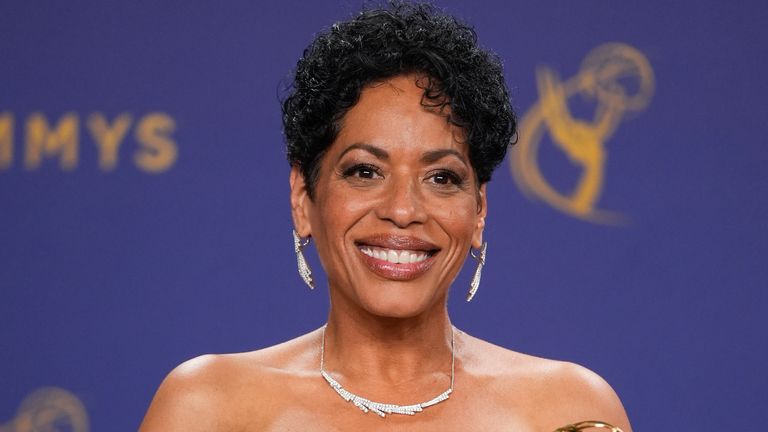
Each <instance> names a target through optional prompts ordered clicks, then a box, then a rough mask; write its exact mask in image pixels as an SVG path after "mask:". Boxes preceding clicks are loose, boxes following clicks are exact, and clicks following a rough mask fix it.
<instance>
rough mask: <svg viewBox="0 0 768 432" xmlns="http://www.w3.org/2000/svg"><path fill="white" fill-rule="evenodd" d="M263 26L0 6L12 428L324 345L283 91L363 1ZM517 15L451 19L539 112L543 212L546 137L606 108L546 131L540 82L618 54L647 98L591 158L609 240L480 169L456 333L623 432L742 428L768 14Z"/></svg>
mask: <svg viewBox="0 0 768 432" xmlns="http://www.w3.org/2000/svg"><path fill="white" fill-rule="evenodd" d="M262 3H264V4H258V3H257V2H246V1H239V2H226V3H225V4H214V3H212V2H181V1H169V2H146V1H138V2H113V1H109V2H81V1H69V2H38V1H5V2H3V3H2V5H0V59H2V62H1V63H0V65H1V66H0V272H1V274H2V277H1V278H0V430H2V431H3V432H5V431H6V430H15V429H13V425H12V422H13V421H14V419H20V418H22V417H23V416H25V415H29V413H30V412H31V411H29V410H34V409H37V408H36V407H38V408H39V407H40V406H41V405H42V404H44V401H46V400H53V401H58V403H60V404H61V405H62V406H68V407H69V408H66V409H64V408H62V410H64V411H62V412H64V414H66V415H69V416H70V417H71V419H70V421H71V422H72V426H71V427H70V429H67V430H76V431H84V430H87V429H83V428H84V427H85V426H84V424H85V423H84V422H85V421H88V422H89V423H90V429H91V430H94V431H111V430H115V431H119V430H132V429H135V428H136V427H137V426H138V424H139V422H140V421H141V418H142V416H143V413H144V411H145V410H146V408H147V406H148V404H149V401H150V399H151V397H152V394H153V392H154V390H155V389H156V387H157V385H158V384H159V383H160V381H161V380H162V378H163V376H164V375H165V374H166V373H167V372H168V371H169V370H170V369H171V368H172V367H173V366H175V365H176V364H178V363H180V362H181V361H183V360H185V359H188V358H190V357H193V356H196V355H199V354H202V353H208V352H233V351H242V350H251V349H256V348H259V347H264V346H267V345H270V344H274V343H276V342H279V341H282V340H284V339H287V338H290V337H292V336H295V335H298V334H301V333H303V332H306V331H308V330H310V329H313V328H316V327H318V326H319V325H321V324H322V323H323V322H324V317H325V314H326V311H327V295H326V294H325V293H324V290H323V289H319V290H316V291H315V292H309V291H308V290H306V289H305V287H304V286H303V285H302V283H301V281H300V279H299V277H298V275H297V274H296V272H295V259H294V256H293V250H292V243H291V235H290V228H291V221H290V217H289V207H288V195H287V194H288V166H287V163H286V162H285V160H284V151H283V139H282V136H281V130H280V129H281V126H280V110H279V105H278V101H277V94H278V92H279V86H280V85H279V83H280V82H281V81H282V80H283V79H284V78H285V77H286V76H287V75H288V73H289V72H290V70H291V68H292V67H293V66H294V64H295V61H296V59H297V58H298V56H299V54H300V53H301V51H302V50H303V48H304V47H305V46H306V44H307V43H308V42H309V41H310V40H311V38H312V35H313V34H314V33H315V32H316V31H318V30H319V29H321V28H323V27H326V26H328V25H330V24H331V23H332V22H334V21H336V20H338V19H341V18H343V17H346V16H348V15H349V14H350V13H351V12H353V11H356V10H357V9H358V6H359V5H358V3H357V2H349V1H346V0H345V1H344V2H343V3H342V4H339V3H321V2H299V1H295V0H291V1H283V2H262ZM513 3H514V2H505V1H500V0H496V1H484V2H476V3H472V4H470V3H468V2H467V3H463V2H459V1H444V2H440V5H441V6H444V7H445V8H446V9H447V10H448V11H449V12H451V13H454V14H457V15H459V16H461V17H463V18H465V19H466V20H467V21H469V22H471V23H473V24H474V25H475V26H476V29H477V32H478V34H479V37H480V40H481V42H482V43H483V45H485V46H487V47H490V48H492V49H494V50H495V51H496V52H498V53H499V55H500V56H501V57H502V58H503V60H504V63H505V67H506V71H507V79H508V82H509V84H510V86H511V88H512V89H513V95H514V104H515V106H516V108H517V109H518V111H519V113H520V115H521V117H523V116H525V115H528V114H530V116H531V117H529V119H531V120H530V123H527V124H529V125H532V126H531V127H530V128H529V129H524V130H522V131H521V134H522V133H525V132H528V131H533V130H534V129H535V127H540V128H543V129H541V131H543V132H541V133H540V134H539V135H538V136H533V137H530V136H529V137H525V138H524V139H525V140H527V141H526V144H523V143H521V144H523V145H524V146H530V145H538V152H537V153H536V157H535V159H533V161H534V162H535V163H533V165H531V162H530V161H528V162H529V163H528V165H527V166H528V168H536V169H535V170H534V171H533V172H534V174H535V173H537V172H538V173H539V174H540V176H541V177H543V178H544V179H546V182H547V184H549V185H550V186H551V188H552V189H553V190H555V191H558V193H559V196H561V197H566V198H568V197H571V198H572V197H574V196H575V195H573V194H575V193H576V190H577V188H578V185H580V184H581V183H580V182H581V181H582V180H583V177H582V176H583V175H584V173H585V172H586V171H587V168H585V167H587V166H591V167H592V168H594V167H595V166H594V165H582V164H580V162H579V161H578V160H574V159H572V158H569V157H568V154H567V152H566V150H564V149H565V148H566V147H564V146H563V145H564V143H565V142H567V139H565V141H564V142H559V141H558V138H557V135H556V134H555V133H554V132H553V131H554V130H555V129H557V130H561V131H566V132H567V131H568V130H572V129H569V126H568V125H569V124H570V125H571V126H573V124H574V122H577V121H578V119H580V121H581V124H585V125H592V126H594V125H595V122H594V119H593V113H594V112H595V111H596V109H597V107H599V106H600V104H601V103H604V102H605V100H608V99H605V100H604V99H600V98H599V97H598V98H590V97H589V95H587V94H586V93H584V92H582V94H581V95H579V94H577V93H578V92H576V93H573V91H572V92H571V93H568V94H567V95H566V96H568V97H567V98H565V99H567V100H566V102H567V107H568V110H569V112H570V113H571V115H572V116H573V117H575V118H576V119H571V120H572V121H571V122H570V123H569V122H568V121H563V118H559V121H560V122H559V123H557V122H555V121H553V122H552V123H551V124H550V123H547V125H549V126H548V127H549V129H547V128H546V127H544V126H542V125H543V124H544V123H543V122H542V121H539V122H538V123H537V122H536V118H535V114H536V112H537V111H536V107H540V106H542V105H541V104H542V102H541V101H542V98H541V96H542V94H543V93H544V91H545V89H544V87H542V82H544V81H543V78H542V77H544V76H545V72H543V71H550V72H551V73H550V75H549V76H554V77H557V78H556V83H566V82H568V80H570V79H571V78H573V77H576V76H584V75H583V72H584V69H583V68H582V66H581V64H582V61H583V60H584V58H585V57H586V56H587V55H588V54H589V53H590V52H592V50H593V49H595V48H597V47H600V46H602V45H604V44H606V43H611V42H612V43H621V44H625V45H622V46H623V47H632V49H633V50H635V51H632V50H630V49H629V48H626V49H625V50H624V51H621V52H619V54H615V53H614V54H615V55H614V56H613V57H611V59H613V60H610V61H618V63H617V64H623V65H625V66H626V65H627V64H629V65H630V68H629V70H630V72H632V73H636V72H637V70H642V68H640V67H639V66H637V65H638V63H632V61H634V60H637V58H639V59H641V60H642V59H645V60H647V64H648V65H649V67H650V70H651V71H652V77H653V78H654V80H653V83H654V86H653V88H652V90H653V91H652V92H651V93H648V94H647V95H646V96H647V98H646V99H647V100H646V101H645V103H646V104H645V105H644V106H642V107H634V108H633V107H632V106H631V103H630V102H628V101H626V100H625V101H624V102H623V105H621V106H620V107H619V108H620V109H621V110H623V111H622V113H623V115H622V116H621V117H620V119H618V120H616V121H615V122H614V124H613V126H615V130H614V131H613V133H612V134H610V136H607V135H605V136H599V137H597V139H596V141H595V142H594V143H593V144H597V147H594V148H593V150H594V151H598V150H600V151H603V150H604V153H601V154H602V155H603V157H604V158H605V161H604V164H603V165H601V166H598V167H597V169H596V170H595V171H590V172H593V173H599V174H601V179H600V181H599V182H598V183H597V186H599V187H598V191H597V192H595V191H594V187H593V190H592V195H591V201H590V200H587V201H589V202H590V203H591V206H587V207H588V208H587V210H589V209H603V210H610V211H615V212H619V213H621V214H622V215H623V216H624V222H622V223H604V221H602V222H601V221H595V220H594V218H590V216H589V214H587V213H584V212H583V210H584V208H582V213H579V210H578V206H577V205H576V204H575V203H576V200H575V198H574V199H573V200H570V201H569V200H566V201H567V202H566V204H565V208H563V206H562V205H561V206H560V208H557V207H556V206H555V205H553V202H554V201H556V200H548V199H547V198H546V197H545V196H544V195H541V194H540V192H541V187H540V186H541V185H539V187H538V189H537V187H536V185H535V182H531V180H530V179H531V177H530V176H529V177H526V175H525V174H524V173H523V171H521V170H522V168H521V169H517V168H513V164H514V160H510V162H509V163H505V164H504V165H503V166H502V167H501V168H500V169H499V170H498V171H497V172H496V174H495V177H494V180H493V181H492V183H491V185H490V187H489V189H490V192H489V200H490V215H489V218H488V229H487V239H488V240H489V243H490V246H489V251H488V253H489V255H488V266H487V268H486V271H485V273H484V281H483V284H482V286H481V288H480V291H479V292H478V295H477V297H476V299H475V301H473V302H472V303H471V304H465V303H464V302H463V299H462V297H463V294H462V295H455V296H454V298H453V299H452V301H451V305H450V309H451V313H452V317H453V319H454V321H455V323H456V324H457V325H458V326H459V327H460V328H463V329H465V330H466V331H468V332H469V333H472V334H474V335H477V336H479V337H482V338H484V339H487V340H490V341H492V342H494V343H497V344H500V345H503V346H506V347H509V348H512V349H515V350H519V351H523V352H528V353H532V354H536V355H541V356H546V357H552V358H558V359H567V360H572V361H576V362H578V363H581V364H583V365H585V366H587V367H589V368H591V369H593V370H595V371H597V372H598V373H600V374H601V375H603V376H604V377H605V378H606V379H607V380H608V381H609V382H610V383H611V384H612V385H613V386H614V388H615V389H616V390H617V392H618V393H619V395H620V396H621V397H622V399H623V401H624V404H625V406H626V408H627V411H628V413H629V416H630V419H631V420H632V422H633V425H634V428H635V430H638V431H643V430H668V431H672V430H691V431H692V430H712V431H714V430H739V429H740V428H741V429H743V430H752V429H754V428H755V427H757V425H759V424H762V420H763V417H764V416H763V412H762V411H764V409H765V406H766V404H767V403H768V397H767V395H766V392H767V390H766V389H767V388H768V373H766V368H765V358H766V354H768V338H766V336H765V324H764V323H763V317H764V315H765V310H767V309H768V295H767V294H766V288H768V266H766V264H765V261H766V256H767V255H768V229H766V220H768V218H767V217H768V214H767V213H768V176H766V174H765V171H764V170H765V166H766V164H767V163H768V150H767V149H766V146H765V136H766V133H768V128H767V127H766V118H768V109H767V108H766V106H767V104H766V101H765V97H766V95H768V92H767V91H766V90H767V89H766V87H767V85H766V82H767V81H766V79H765V76H767V75H768V67H767V66H768V60H767V59H768V56H767V55H766V49H765V40H766V38H768V31H766V30H765V27H764V23H765V22H766V21H768V8H766V6H765V5H764V3H762V2H757V1H744V2H739V3H738V4H734V3H729V2H712V1H693V0H686V1H682V2H674V3H669V2H633V3H627V2H605V1H592V0H589V1H581V2H571V1H544V2H535V3H520V4H513ZM634 52H636V53H638V54H639V57H637V58H634V57H631V56H630V57H629V60H627V58H626V57H622V55H626V54H627V53H634ZM622 53H623V54H622ZM633 58H634V60H632V59H633ZM617 59H618V60H617ZM622 62H623V63H622ZM627 62H629V63H627ZM632 73H630V74H629V75H628V76H627V77H625V78H624V79H622V80H620V81H616V82H617V83H619V82H620V83H621V85H622V86H624V87H622V88H625V89H626V91H627V92H628V93H633V92H640V91H641V90H642V89H641V87H642V85H641V81H642V79H640V78H638V77H641V78H642V77H645V78H648V76H649V75H648V74H647V71H646V74H645V75H642V74H640V75H637V74H635V75H632ZM573 82H575V81H573ZM537 83H538V86H537ZM561 88H565V84H563V87H561ZM550 90H551V89H550ZM571 90H572V89H571ZM614 90H615V89H614ZM553 94H556V93H553ZM561 100H563V98H562V97H561ZM609 108H610V107H609ZM539 120H540V119H539ZM558 125H559V126H558ZM558 127H559V128H560V129H558ZM521 138H523V137H522V135H521ZM577 144H578V143H577ZM526 148H530V147H526ZM521 149H523V147H522V146H519V147H518V148H516V149H513V150H512V153H515V152H516V151H518V150H521ZM590 154H597V153H590ZM515 156H516V157H517V155H515ZM513 159H514V158H513ZM520 166H521V167H525V166H526V165H525V161H522V164H521V165H520ZM592 168H590V169H592ZM529 174H530V173H529ZM515 179H517V181H516V180H515ZM526 179H528V180H526ZM527 181H528V182H529V183H526V182H527ZM526 184H528V189H526V187H525V185H526ZM531 185H533V186H531ZM593 186H594V185H593ZM524 190H525V191H527V192H526V193H525V194H524V193H522V192H521V191H524ZM568 206H571V207H568ZM569 208H570V211H569ZM311 259H312V260H313V263H314V264H315V269H317V270H318V271H319V265H318V264H317V261H316V257H314V256H313V257H311ZM467 280H468V277H467V274H466V272H465V273H463V274H462V276H461V277H460V279H459V280H458V281H457V285H458V286H457V289H459V290H460V291H462V292H463V291H464V287H465V285H466V283H467ZM321 285H322V286H323V287H324V284H321ZM41 389H42V390H41ZM36 391H38V393H34V392H36ZM553 391H554V390H553ZM33 393H34V394H36V395H37V396H36V397H37V399H35V400H31V401H30V402H29V403H28V404H27V405H26V408H23V409H21V410H19V407H20V404H21V403H22V401H23V400H24V399H25V398H27V397H28V396H30V395H32V394H33ZM63 401H69V402H70V404H69V405H66V404H65V403H64V402H63ZM78 403H80V404H81V405H78ZM73 407H74V408H73ZM17 410H19V411H17ZM67 410H69V411H67ZM62 415H63V414H62ZM3 425H5V427H6V428H8V429H3Z"/></svg>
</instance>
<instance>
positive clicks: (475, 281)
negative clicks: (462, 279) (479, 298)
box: [467, 242, 488, 301]
mask: <svg viewBox="0 0 768 432" xmlns="http://www.w3.org/2000/svg"><path fill="white" fill-rule="evenodd" d="M487 249H488V242H483V245H482V246H480V249H478V252H477V253H475V251H473V250H471V249H470V251H469V254H470V255H472V258H474V259H475V261H477V268H476V269H475V274H474V275H473V276H472V282H470V283H469V292H468V293H467V301H471V300H472V297H474V296H475V293H476V292H477V288H478V287H479V286H480V276H482V274H483V266H484V265H485V251H486V250H487Z"/></svg>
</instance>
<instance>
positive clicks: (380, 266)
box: [358, 249, 435, 281]
mask: <svg viewBox="0 0 768 432" xmlns="http://www.w3.org/2000/svg"><path fill="white" fill-rule="evenodd" d="M358 251H359V252H360V255H361V256H362V257H363V262H364V263H365V265H367V266H368V268H369V269H370V270H371V271H372V272H373V273H375V274H377V275H379V276H381V277H383V278H385V279H390V280H395V281H409V280H413V279H416V278H417V277H419V276H421V275H423V274H424V273H426V272H427V270H429V268H430V267H432V264H433V263H434V262H435V256H434V255H431V256H429V257H427V259H425V260H424V261H419V262H414V263H399V264H394V263H391V262H389V261H386V260H381V259H378V258H374V257H372V256H368V255H366V254H364V253H363V252H362V251H361V250H360V249H358Z"/></svg>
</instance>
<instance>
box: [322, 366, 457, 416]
mask: <svg viewBox="0 0 768 432" xmlns="http://www.w3.org/2000/svg"><path fill="white" fill-rule="evenodd" d="M320 374H321V375H322V376H323V378H325V380H326V381H327V382H328V385H330V386H331V388H332V389H333V390H335V391H336V393H338V395H339V396H341V398H342V399H344V400H345V401H347V402H352V404H354V405H355V406H356V407H358V408H359V409H360V411H362V412H364V413H367V412H368V411H373V412H374V413H375V414H376V415H378V416H380V417H386V416H387V414H401V415H411V416H412V415H415V414H416V413H418V412H422V411H424V408H428V407H431V406H433V405H437V404H439V403H440V402H442V401H444V400H446V399H448V398H450V397H451V393H452V392H453V389H452V388H449V389H448V390H446V391H444V392H442V393H440V394H439V395H437V396H435V397H434V398H432V399H430V400H428V401H427V402H422V403H418V404H414V405H396V404H385V403H381V402H374V401H371V400H368V399H366V398H363V397H360V396H358V395H356V394H354V393H352V392H349V391H347V390H346V389H344V387H342V385H341V384H339V382H338V381H336V380H335V379H333V377H332V376H330V375H329V374H328V373H327V372H326V371H320Z"/></svg>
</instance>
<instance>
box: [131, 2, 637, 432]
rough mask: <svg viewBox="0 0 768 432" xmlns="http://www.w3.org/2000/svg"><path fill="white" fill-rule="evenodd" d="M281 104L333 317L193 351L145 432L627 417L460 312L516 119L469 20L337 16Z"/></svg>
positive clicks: (490, 425)
mask: <svg viewBox="0 0 768 432" xmlns="http://www.w3.org/2000/svg"><path fill="white" fill-rule="evenodd" d="M283 112H284V115H283V119H284V126H285V135H286V138H287V141H288V157H289V160H290V162H291V174H290V184H291V197H290V201H291V210H292V215H293V221H294V225H295V232H294V236H295V239H296V252H297V258H298V263H299V272H300V274H301V275H302V277H303V278H304V280H305V282H307V283H308V284H309V285H310V287H312V286H313V285H314V283H313V279H312V278H313V276H314V275H313V274H311V271H310V270H309V268H308V267H307V265H306V261H305V260H304V257H303V253H302V249H303V248H304V247H305V246H306V244H307V242H308V241H309V240H308V239H309V238H311V239H312V240H313V242H314V244H315V247H316V248H317V251H318V255H319V257H320V260H321V262H322V265H323V268H324V270H325V273H326V275H327V278H328V287H329V292H330V300H331V307H330V312H329V316H328V322H327V325H325V326H323V327H321V328H319V329H317V330H315V331H313V332H311V333H309V334H306V335H304V336H301V337H299V338H297V339H294V340H291V341H288V342H285V343H283V344H281V345H278V346H274V347H269V348H266V349H263V350H259V351H255V352H249V353H239V354H229V355H216V356H202V357H199V358H196V359H193V360H190V361H188V362H186V363H184V364H182V365H181V366H179V367H178V368H176V369H175V370H174V371H173V372H172V373H171V374H170V375H169V376H168V377H167V378H166V380H165V381H164V382H163V384H162V385H161V387H160V389H159V390H158V392H157V395H156V396H155V398H154V400H153V402H152V406H151V407H150V409H149V411H148V413H147V415H146V418H145V419H144V423H143V425H142V427H141V430H142V431H145V432H150V431H163V432H169V431H217V430H226V431H229V430H243V431H335V430H338V431H367V430H393V431H395V430H396V431H432V430H436V431H437V430H439V431H446V430H456V431H475V430H476V431H537V432H539V431H552V430H554V429H556V428H558V427H562V426H563V425H565V424H572V423H575V422H577V421H580V420H588V419H601V420H605V421H607V422H610V423H613V424H615V425H617V426H619V427H621V428H623V429H624V430H625V431H629V430H630V429H629V423H628V420H627V417H626V414H625V413H624V409H623V408H622V406H621V403H620V402H619V400H618V398H617V397H616V395H615V393H614V392H613V391H612V390H611V388H610V387H609V386H608V384H606V383H605V382H604V381H603V380H602V379H601V378H599V377H598V376H597V375H595V374H594V373H592V372H590V371H588V370H586V369H584V368H582V367H580V366H576V365H573V364H569V363H562V362H556V361H551V360H544V359H540V358H535V357H531V356H528V355H525V354H520V353H517V352H513V351H509V350H506V349H504V348H500V347H498V346H494V345H492V344H490V343H487V342H484V341H482V340H479V339H477V338H474V337H472V336H470V335H468V334H466V333H464V332H462V331H460V330H458V329H456V328H454V327H453V326H452V325H451V321H450V319H449V317H448V312H447V307H446V303H447V297H448V291H449V287H450V285H451V283H452V282H453V280H454V278H455V277H456V275H457V274H458V272H459V270H460V269H461V267H462V265H463V263H464V261H465V259H466V257H467V255H468V253H469V252H470V251H473V250H474V251H473V256H474V257H476V259H475V260H473V261H475V262H476V265H477V270H476V273H475V278H474V280H473V284H472V288H471V289H470V293H469V296H470V297H471V296H472V295H473V294H474V291H475V290H476V289H477V282H479V278H480V274H481V272H480V271H481V270H482V265H483V261H484V254H485V246H484V245H485V243H484V242H483V228H484V226H485V217H486V214H487V203H486V183H487V182H488V180H489V179H490V175H491V172H492V170H493V169H494V168H495V167H496V166H497V165H498V164H499V163H500V162H501V161H502V159H503V158H504V154H505V152H506V147H507V145H508V144H509V142H510V140H511V138H512V136H513V135H514V132H515V118H514V115H513V113H512V110H511V108H510V104H509V98H508V92H507V89H506V86H505V84H504V79H503V76H502V73H501V66H500V63H499V61H498V60H497V59H496V58H495V57H494V56H492V55H491V54H489V53H488V52H486V51H483V50H481V49H480V48H478V47H477V45H476V41H475V34H474V32H473V31H472V29H471V28H469V27H466V26H465V25H463V24H461V23H458V22H457V21H456V20H455V19H453V18H451V17H446V16H442V15H440V14H439V13H436V12H435V11H434V10H433V9H432V8H430V7H428V6H424V5H408V4H396V5H393V6H390V7H388V8H385V9H381V10H369V11H366V12H363V13H361V14H360V15H359V16H358V17H356V18H355V19H353V20H351V21H348V22H344V23H339V24H336V25H334V26H333V27H332V28H331V29H330V30H329V31H328V32H326V33H323V34H321V35H319V36H318V37H317V38H316V40H315V41H314V42H313V43H312V45H311V46H310V47H309V48H308V49H307V50H306V51H305V53H304V57H303V58H302V59H301V60H299V63H298V66H297V70H296V77H295V81H294V87H293V90H292V93H291V94H290V95H289V96H288V97H287V98H286V100H285V101H284V103H283ZM372 401H375V402H372Z"/></svg>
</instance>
